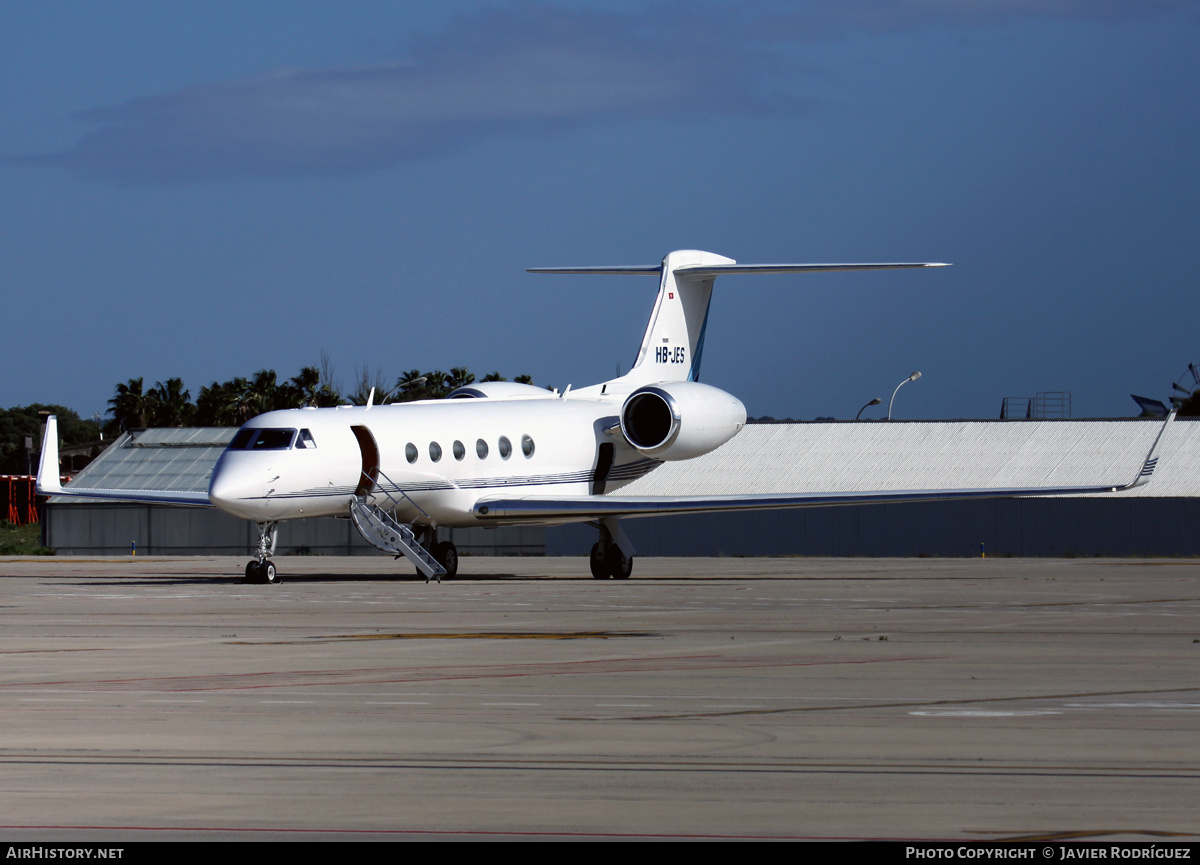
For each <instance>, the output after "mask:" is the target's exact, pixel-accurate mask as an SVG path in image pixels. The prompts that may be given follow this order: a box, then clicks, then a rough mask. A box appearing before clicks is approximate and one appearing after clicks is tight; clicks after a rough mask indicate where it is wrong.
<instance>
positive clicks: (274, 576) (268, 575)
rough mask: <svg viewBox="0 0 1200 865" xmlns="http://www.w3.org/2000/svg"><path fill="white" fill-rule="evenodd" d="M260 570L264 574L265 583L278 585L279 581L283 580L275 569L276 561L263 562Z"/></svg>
mask: <svg viewBox="0 0 1200 865" xmlns="http://www.w3.org/2000/svg"><path fill="white" fill-rule="evenodd" d="M258 572H259V573H260V574H262V581H263V582H264V583H271V584H272V585H278V584H279V583H282V582H283V577H281V576H279V573H278V572H277V571H276V570H275V563H274V562H271V561H266V562H263V563H262V566H261V567H260V568H259V569H258Z"/></svg>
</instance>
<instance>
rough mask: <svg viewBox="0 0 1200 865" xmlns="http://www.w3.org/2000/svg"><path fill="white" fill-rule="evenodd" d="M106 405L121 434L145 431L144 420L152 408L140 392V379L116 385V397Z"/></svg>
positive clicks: (146, 397) (147, 399) (132, 379)
mask: <svg viewBox="0 0 1200 865" xmlns="http://www.w3.org/2000/svg"><path fill="white" fill-rule="evenodd" d="M108 405H109V409H108V413H109V414H111V415H112V416H113V420H115V421H116V422H117V427H118V428H119V429H120V430H121V431H122V432H124V431H125V430H130V429H145V427H146V419H147V418H148V417H149V416H150V414H151V410H152V408H153V405H152V402H151V400H150V398H149V397H148V396H147V395H146V394H145V393H143V392H142V380H141V379H140V378H131V379H130V380H129V383H128V384H118V385H117V393H116V396H114V397H113V398H112V399H110V400H109V401H108Z"/></svg>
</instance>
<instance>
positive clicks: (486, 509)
mask: <svg viewBox="0 0 1200 865" xmlns="http://www.w3.org/2000/svg"><path fill="white" fill-rule="evenodd" d="M1174 419H1175V413H1174V412H1171V414H1170V415H1169V416H1168V417H1167V420H1166V422H1165V423H1164V424H1163V425H1162V428H1161V429H1160V430H1159V432H1158V436H1157V437H1156V438H1155V439H1154V444H1153V446H1152V447H1151V448H1150V453H1148V454H1147V455H1146V458H1145V460H1143V461H1142V464H1141V467H1140V468H1139V469H1138V473H1137V475H1136V476H1135V477H1134V478H1133V480H1131V481H1130V482H1129V483H1126V484H1105V485H1102V486H1087V487H1009V488H994V489H965V490H954V489H941V490H876V491H849V492H817V493H774V494H768V495H733V496H620V495H612V496H603V495H601V496H558V497H542V496H524V497H519V498H502V497H500V496H494V497H487V498H482V499H480V500H479V501H477V502H476V503H475V507H474V512H475V516H476V517H477V518H478V519H480V520H484V521H493V520H494V521H496V522H521V521H545V522H555V521H564V522H565V521H569V520H578V519H580V518H581V517H589V516H590V517H596V518H603V517H655V516H668V515H671V514H702V513H713V512H717V511H742V510H782V509H786V508H823V507H835V506H837V505H873V504H886V503H889V502H936V501H952V500H955V499H999V498H1013V497H1018V496H1063V495H1080V494H1083V493H1116V492H1120V491H1121V490H1128V489H1133V488H1134V487H1138V486H1141V485H1142V484H1145V483H1147V482H1149V480H1150V478H1151V476H1152V475H1153V474H1154V469H1155V467H1156V466H1157V465H1158V448H1159V444H1160V443H1161V442H1162V439H1163V435H1164V433H1166V431H1167V427H1168V426H1170V424H1171V422H1172V421H1173V420H1174Z"/></svg>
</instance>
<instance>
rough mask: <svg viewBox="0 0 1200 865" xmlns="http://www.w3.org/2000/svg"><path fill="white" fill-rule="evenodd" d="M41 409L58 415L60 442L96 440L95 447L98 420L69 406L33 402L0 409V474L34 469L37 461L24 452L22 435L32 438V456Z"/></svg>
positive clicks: (36, 448)
mask: <svg viewBox="0 0 1200 865" xmlns="http://www.w3.org/2000/svg"><path fill="white" fill-rule="evenodd" d="M42 412H45V413H46V414H53V415H58V438H59V441H60V442H61V443H62V444H63V445H79V444H86V443H88V442H96V443H97V448H96V449H97V450H99V440H100V424H98V423H96V422H95V421H93V420H83V419H81V418H80V417H79V415H78V414H76V413H75V412H74V411H72V410H71V409H69V408H67V407H66V406H61V405H45V404H43V403H34V404H33V405H27V406H19V407H13V408H10V409H7V410H5V409H0V474H6V475H23V474H25V472H26V470H28V469H32V470H33V471H36V470H37V463H36V462H35V461H34V462H32V464H31V461H30V460H29V459H28V457H27V455H26V452H25V439H26V437H28V438H30V439H32V441H33V450H34V454H33V460H36V459H37V453H38V452H39V451H41V447H42V438H41V436H42V414H41V413H42Z"/></svg>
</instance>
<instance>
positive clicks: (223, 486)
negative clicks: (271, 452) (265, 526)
mask: <svg viewBox="0 0 1200 865" xmlns="http://www.w3.org/2000/svg"><path fill="white" fill-rule="evenodd" d="M262 495H263V485H262V479H261V478H260V477H259V476H258V472H255V471H252V470H250V469H249V467H248V466H231V465H229V464H228V463H226V462H224V461H221V462H218V463H217V465H216V467H215V468H214V469H213V474H212V480H211V481H209V484H208V499H209V501H211V502H212V503H213V504H214V505H216V506H217V507H218V508H220V509H221V510H223V511H225V512H226V513H229V514H233V515H234V516H237V517H243V518H245V519H248V520H252V519H254V518H255V515H256V514H255V512H256V511H257V510H258V507H259V505H261V503H262Z"/></svg>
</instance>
